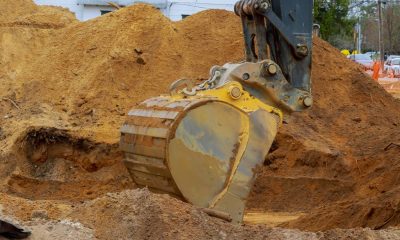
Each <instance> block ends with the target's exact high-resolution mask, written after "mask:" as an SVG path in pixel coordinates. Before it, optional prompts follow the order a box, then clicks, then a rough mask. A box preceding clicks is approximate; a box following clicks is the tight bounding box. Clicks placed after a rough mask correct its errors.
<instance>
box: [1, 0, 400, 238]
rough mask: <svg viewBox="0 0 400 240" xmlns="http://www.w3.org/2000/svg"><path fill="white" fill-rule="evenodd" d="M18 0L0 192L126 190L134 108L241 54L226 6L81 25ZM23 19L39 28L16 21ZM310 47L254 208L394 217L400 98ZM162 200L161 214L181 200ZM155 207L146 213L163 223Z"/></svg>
mask: <svg viewBox="0 0 400 240" xmlns="http://www.w3.org/2000/svg"><path fill="white" fill-rule="evenodd" d="M7 4H11V3H3V2H0V6H3V5H4V6H5V9H8V8H7V7H8V6H11V5H7ZM13 4H15V5H12V6H13V7H14V8H15V9H17V10H16V11H15V12H16V13H15V14H14V13H13V12H12V11H11V9H12V8H9V10H7V11H5V13H4V14H3V15H2V17H1V19H0V22H1V23H0V36H1V38H0V43H1V46H2V47H1V48H0V55H1V56H2V58H1V60H0V63H1V64H0V79H1V84H0V177H1V178H0V190H1V191H2V192H6V193H9V194H13V195H17V196H20V197H24V198H28V199H33V200H58V201H66V202H68V203H74V204H75V203H76V202H77V201H81V200H85V199H93V198H95V197H98V196H100V195H102V194H104V193H105V192H118V191H121V190H123V189H126V188H132V187H133V184H132V183H131V182H130V181H129V180H127V176H126V170H125V169H124V168H123V165H122V163H121V161H120V153H119V152H118V150H117V149H116V146H117V144H118V137H119V128H120V125H121V123H122V122H123V120H124V118H125V116H124V115H125V114H126V113H127V112H128V111H129V109H130V108H131V107H132V106H134V105H135V104H137V103H139V102H140V101H142V100H144V99H146V98H148V97H152V96H155V95H159V94H160V93H164V92H165V91H166V90H167V88H168V86H169V84H170V83H171V82H172V81H174V80H176V79H179V78H182V77H185V78H191V79H195V80H196V79H197V80H201V79H206V78H208V72H209V69H210V67H211V66H212V65H222V64H224V63H226V62H237V61H240V60H241V59H242V58H243V50H242V49H243V44H242V34H241V23H240V19H239V18H238V17H236V16H235V15H234V14H233V13H230V12H227V11H221V10H211V11H205V12H201V13H199V14H196V15H194V16H191V17H189V18H187V19H185V20H184V21H181V22H171V21H170V20H168V19H167V18H166V17H164V16H163V15H162V14H161V13H160V12H159V11H158V10H157V9H155V8H154V7H151V6H148V5H143V4H137V5H134V6H131V7H127V8H123V9H121V10H119V11H116V12H113V13H110V14H107V15H104V16H102V17H99V18H96V19H93V20H90V21H87V22H76V21H75V20H73V19H72V18H70V17H68V16H70V13H66V12H64V10H59V9H55V8H41V7H40V8H39V7H37V6H35V5H32V3H31V1H28V0H27V1H15V3H13ZM25 4H26V6H25ZM40 9H44V10H43V11H42V10H40ZM49 9H51V10H49ZM7 14H8V15H7ZM63 16H66V18H63ZM53 18H54V19H55V20H54V22H53V20H52V19H53ZM21 19H22V20H21ZM23 19H25V20H26V21H25V20H23ZM24 21H25V22H26V23H33V24H30V25H29V24H28V25H29V27H27V26H28V25H26V24H14V23H20V22H24ZM35 21H37V22H39V23H46V24H55V25H48V27H46V26H47V25H46V26H45V25H42V24H35ZM49 22H51V23H49ZM2 23H7V24H5V25H1V24H2ZM9 23H11V24H9ZM44 26H45V27H44ZM313 52H314V55H313V72H312V76H313V94H314V99H315V105H314V106H313V108H312V109H311V110H310V111H307V112H304V113H298V114H293V115H292V116H291V117H289V118H288V124H285V125H284V126H283V127H282V129H281V131H280V133H279V135H278V137H277V140H276V142H275V144H274V146H273V148H272V150H271V154H270V155H269V156H268V158H267V159H266V161H265V166H263V167H261V168H260V169H259V177H258V180H257V183H256V186H255V187H254V190H253V192H252V195H251V197H250V199H249V203H248V209H249V210H257V211H262V212H272V213H274V214H279V213H283V214H285V215H290V214H293V215H295V216H296V218H294V219H297V220H294V221H292V222H289V223H284V224H283V225H282V226H285V227H287V226H289V227H293V228H301V229H308V230H315V231H318V230H325V229H333V228H336V227H342V228H352V227H371V228H375V229H379V228H387V227H389V226H397V225H399V223H400V220H399V216H400V213H399V207H398V206H399V199H400V196H399V195H400V192H399V187H398V186H399V181H400V179H399V178H398V173H399V171H400V164H399V158H398V153H399V148H398V146H397V145H396V144H397V143H399V142H400V139H399V138H400V137H399V136H400V134H399V131H400V129H399V127H398V126H399V125H400V111H399V110H400V104H399V102H398V101H397V100H395V99H394V98H392V97H391V96H390V95H389V94H388V93H386V92H385V91H384V89H383V88H381V87H380V86H379V85H378V84H377V83H375V82H373V81H372V80H371V79H370V78H369V77H368V76H366V75H365V74H364V73H363V72H362V70H361V69H360V68H359V67H358V66H357V65H355V64H354V63H352V62H351V61H349V60H347V59H345V58H344V57H343V56H342V55H341V54H340V53H339V52H338V51H337V50H336V49H334V48H333V47H332V46H330V45H329V44H327V43H326V42H324V41H322V40H319V39H315V40H314V49H313ZM82 142H83V143H85V144H84V146H82V145H81V143H82ZM22 143H25V146H28V148H27V149H26V148H21V144H22ZM391 143H394V144H391ZM26 144H27V145H26ZM86 144H87V145H86ZM22 145H23V144H22ZM27 153H28V154H27ZM103 155H104V156H103ZM137 193H138V192H133V193H132V194H133V195H132V196H131V200H132V201H136V200H138V201H139V200H141V197H140V196H141V195H140V194H139V195H140V196H139V195H138V196H136V197H135V196H134V195H135V194H137ZM152 197H154V199H156V200H154V202H157V201H163V200H165V199H163V198H162V197H161V199H159V198H158V197H155V196H153V195H151V197H150V196H149V198H152ZM136 198H138V199H136ZM139 198H140V199H139ZM94 201H96V200H94ZM98 201H99V202H101V201H104V199H103V200H101V199H100V200H98ZM165 201H166V202H167V203H168V204H171V208H168V206H169V205H163V206H162V207H163V208H166V209H165V211H174V208H173V207H172V206H176V208H182V209H186V207H185V206H186V205H185V204H183V205H182V203H180V202H174V203H171V202H168V201H167V200H165ZM97 203H98V202H91V203H90V204H97ZM178 203H179V204H180V205H179V204H178ZM154 204H155V203H154ZM157 204H161V203H157ZM178 205H179V206H178ZM121 207H122V208H125V207H129V206H127V205H126V204H125V205H121ZM151 210H152V211H153V210H154V209H151ZM80 211H84V209H81V210H80ZM96 211H97V210H96ZM113 211H117V212H116V213H115V214H121V215H119V216H117V215H115V214H114V213H111V212H110V213H109V214H111V215H112V214H114V215H113V216H114V217H115V218H117V219H119V218H121V216H125V215H126V214H124V213H123V212H121V210H116V209H113ZM118 211H119V212H118ZM132 211H133V210H132ZM137 211H139V210H137ZM154 211H155V210H154ZM87 214H88V215H90V213H89V212H88V213H87ZM162 214H163V212H159V214H157V216H155V215H151V214H150V215H149V218H146V219H147V220H146V219H144V220H143V221H145V222H146V221H147V222H148V221H150V220H149V219H151V218H154V219H155V220H157V221H161V222H163V224H164V221H165V219H162V216H161V220H160V219H159V218H160V216H159V215H162ZM180 215H182V212H178V214H177V216H180ZM155 220H154V221H155ZM206 220H207V219H202V218H200V219H199V220H198V222H193V223H192V225H193V226H194V225H199V226H200V227H201V226H202V225H201V224H200V223H201V222H202V221H206ZM82 221H84V220H82ZM93 221H99V220H95V219H93ZM135 221H136V220H135ZM140 221H142V220H140ZM179 221H183V220H180V219H179V218H178V219H177V220H176V222H174V221H172V223H176V225H167V228H171V229H175V230H174V231H176V229H177V228H176V226H180V225H179V224H178V223H179ZM195 223H198V224H195ZM87 224H89V225H90V224H92V223H90V222H87ZM128 225H129V224H127V225H126V227H128ZM225 227H226V226H225V225H224V226H222V227H221V228H225ZM182 228H183V227H182ZM227 228H229V227H227ZM232 228H234V227H232ZM105 229H106V228H104V229H103V230H98V231H101V234H100V235H102V234H104V235H106V236H107V233H106V230H105ZM178 229H181V228H178ZM153 230H154V232H155V233H157V231H156V230H155V229H147V230H146V231H148V233H149V234H153V233H152V231H153ZM203 230H204V229H203ZM107 231H108V230H107ZM193 231H195V230H193ZM196 231H197V230H196ZM207 231H208V229H207ZM215 232H216V231H215ZM178 233H179V234H181V235H182V236H186V235H185V234H189V233H190V231H187V233H185V232H184V231H183V230H182V231H180V230H178ZM195 233H196V232H195ZM132 234H136V233H132ZM235 234H236V233H235ZM238 234H239V235H238V236H243V237H246V236H247V235H246V234H247V233H238ZM240 234H244V235H240ZM133 236H134V235H133ZM151 236H153V235H151ZM154 236H155V235H154ZM204 236H206V235H204ZM212 236H217V235H212ZM212 236H211V237H212ZM233 236H235V235H233ZM205 238H206V237H205Z"/></svg>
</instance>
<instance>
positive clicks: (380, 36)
mask: <svg viewBox="0 0 400 240" xmlns="http://www.w3.org/2000/svg"><path fill="white" fill-rule="evenodd" d="M378 17H379V52H380V56H381V68H382V69H383V64H384V62H385V48H384V45H383V43H384V41H383V21H382V0H378Z"/></svg>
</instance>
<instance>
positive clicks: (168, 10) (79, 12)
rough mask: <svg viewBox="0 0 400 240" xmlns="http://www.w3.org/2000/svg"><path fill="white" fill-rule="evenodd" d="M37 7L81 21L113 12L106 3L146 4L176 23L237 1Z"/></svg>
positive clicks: (73, 1)
mask: <svg viewBox="0 0 400 240" xmlns="http://www.w3.org/2000/svg"><path fill="white" fill-rule="evenodd" d="M34 1H35V2H36V3H37V4H39V5H55V6H61V7H66V8H68V9H69V10H70V11H72V12H74V13H75V15H76V17H77V18H78V19H79V20H81V21H86V20H88V19H91V18H95V17H98V16H100V15H102V14H106V13H108V12H110V11H113V10H115V8H114V7H112V6H110V4H108V2H113V3H116V4H118V5H119V6H128V5H132V4H134V3H137V2H146V3H150V4H153V5H154V6H155V7H157V8H159V9H160V11H161V12H162V13H164V15H165V16H167V17H169V18H170V19H172V20H174V21H177V20H181V19H183V18H185V17H187V16H190V15H192V14H194V13H197V12H199V11H202V10H206V9H226V10H231V11H232V10H233V6H234V4H235V2H236V1H237V0H175V1H174V0H172V1H169V0H34Z"/></svg>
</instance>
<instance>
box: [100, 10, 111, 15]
mask: <svg viewBox="0 0 400 240" xmlns="http://www.w3.org/2000/svg"><path fill="white" fill-rule="evenodd" d="M110 12H112V11H110V10H100V13H101V15H104V14H107V13H110Z"/></svg>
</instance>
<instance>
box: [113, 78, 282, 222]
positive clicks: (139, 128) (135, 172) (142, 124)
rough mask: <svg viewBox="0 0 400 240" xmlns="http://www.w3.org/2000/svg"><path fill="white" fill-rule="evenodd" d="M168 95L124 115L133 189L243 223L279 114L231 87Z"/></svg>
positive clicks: (127, 162) (123, 146)
mask: <svg viewBox="0 0 400 240" xmlns="http://www.w3.org/2000/svg"><path fill="white" fill-rule="evenodd" d="M195 90H196V88H194V89H191V90H189V91H174V92H173V93H172V94H171V95H169V96H161V97H157V98H153V99H149V100H147V101H145V102H143V103H141V104H139V105H138V106H137V107H136V108H135V109H133V110H132V111H130V112H129V115H128V119H127V121H126V123H125V124H124V125H123V127H122V128H121V149H122V150H123V151H124V152H125V160H124V162H125V165H126V166H127V168H128V170H129V172H130V173H131V175H132V177H133V179H134V180H135V181H136V182H137V184H138V185H139V186H148V187H149V188H150V189H152V190H154V191H156V192H165V193H169V194H171V195H173V196H178V197H180V198H183V199H185V200H186V201H188V202H190V203H192V204H194V205H196V206H199V207H205V208H211V209H215V210H218V211H222V212H225V213H228V214H229V215H230V216H231V217H232V219H233V221H234V222H236V223H240V222H242V219H243V214H244V209H245V205H246V204H245V203H246V200H247V197H248V196H249V194H250V191H251V187H252V186H253V184H254V181H255V178H256V177H255V173H254V172H255V171H254V170H255V168H256V167H257V165H260V164H262V162H263V161H264V159H265V156H266V155H267V154H268V151H269V149H270V147H271V145H272V142H273V140H274V138H275V136H276V134H277V131H278V127H279V125H280V124H281V123H282V112H281V111H280V110H279V109H277V108H274V107H272V106H269V105H267V104H265V103H264V102H262V101H260V100H258V99H257V98H255V97H253V96H251V95H250V94H249V93H248V92H246V91H245V90H244V89H243V87H242V85H241V84H240V83H239V82H235V81H231V82H227V83H226V84H224V85H222V86H219V87H216V88H213V89H208V90H198V89H197V91H195Z"/></svg>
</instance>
